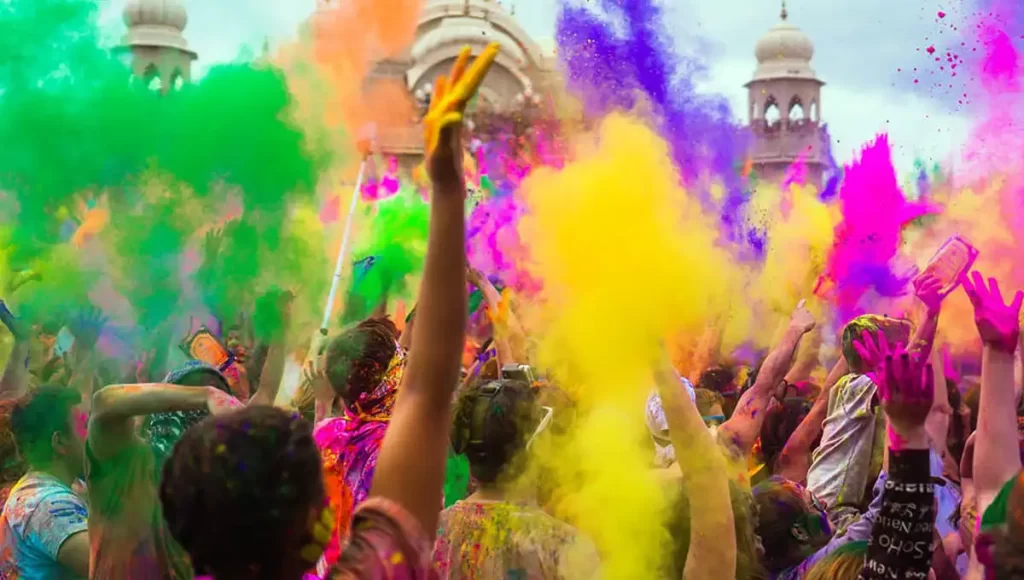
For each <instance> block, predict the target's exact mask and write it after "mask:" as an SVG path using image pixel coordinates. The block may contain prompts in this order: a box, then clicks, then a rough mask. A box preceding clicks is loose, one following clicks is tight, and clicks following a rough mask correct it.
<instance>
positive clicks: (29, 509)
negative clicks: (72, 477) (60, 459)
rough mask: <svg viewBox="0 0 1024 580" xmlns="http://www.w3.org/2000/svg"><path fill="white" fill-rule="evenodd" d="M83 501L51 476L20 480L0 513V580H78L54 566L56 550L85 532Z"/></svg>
mask: <svg viewBox="0 0 1024 580" xmlns="http://www.w3.org/2000/svg"><path fill="white" fill-rule="evenodd" d="M87 519H88V511H87V509H86V505H85V502H84V501H83V500H82V498H81V497H79V496H78V495H77V494H75V492H74V491H72V490H71V488H69V487H68V486H66V485H64V483H63V482H61V481H60V480H59V479H57V478H56V477H53V476H52V475H49V474H46V473H41V472H38V471H32V472H29V473H28V474H26V475H25V476H24V477H22V478H21V480H20V481H18V483H17V484H16V485H15V486H14V488H13V489H12V490H11V495H10V497H9V498H8V500H7V503H6V504H5V505H4V509H3V512H2V513H0V578H4V579H9V580H70V579H76V578H81V577H80V576H78V575H77V574H75V573H74V572H72V571H71V570H68V569H67V568H65V567H64V566H62V565H60V564H59V563H58V562H57V553H58V552H59V551H60V547H61V545H63V544H64V542H65V540H67V539H68V538H70V537H71V536H73V535H75V534H77V533H79V532H84V531H86V529H87V527H88V526H87Z"/></svg>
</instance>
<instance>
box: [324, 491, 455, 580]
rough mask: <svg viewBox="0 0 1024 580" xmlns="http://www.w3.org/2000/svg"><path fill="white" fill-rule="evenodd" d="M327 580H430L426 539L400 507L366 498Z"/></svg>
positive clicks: (410, 516) (358, 510)
mask: <svg viewBox="0 0 1024 580" xmlns="http://www.w3.org/2000/svg"><path fill="white" fill-rule="evenodd" d="M326 577H327V578H328V579H329V580H433V579H434V578H437V574H436V573H435V571H434V567H433V566H432V565H431V562H430V537H429V536H428V535H427V534H426V533H425V532H424V531H423V528H422V527H421V526H420V524H419V522H417V521H416V519H415V518H414V517H413V516H412V514H410V513H409V512H407V511H406V510H405V509H403V508H402V507H401V506H400V505H398V504H396V503H394V502H392V501H388V500H386V499H383V498H378V497H374V498H370V499H368V500H366V501H365V502H363V503H362V504H361V505H360V506H359V507H357V508H356V511H355V515H354V517H353V518H352V534H351V536H350V537H349V542H348V544H347V545H346V546H345V549H344V551H343V552H342V554H341V558H340V559H339V560H338V563H337V564H335V565H334V567H333V568H332V569H331V571H330V572H329V573H328V574H327V576H326Z"/></svg>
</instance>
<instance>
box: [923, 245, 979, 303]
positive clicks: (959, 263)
mask: <svg viewBox="0 0 1024 580" xmlns="http://www.w3.org/2000/svg"><path fill="white" fill-rule="evenodd" d="M977 259H978V250H977V249H975V247H974V246H972V245H971V243H970V242H968V241H967V240H966V239H964V238H963V237H961V236H959V235H954V236H953V237H951V238H949V239H948V240H946V243H944V244H942V247H940V248H939V251H937V252H935V255H934V256H932V259H931V260H929V261H928V265H927V266H925V267H924V270H922V271H921V273H920V274H919V275H918V279H920V278H922V277H924V276H927V275H931V276H934V277H936V278H938V279H939V281H940V282H942V290H940V292H939V293H940V294H941V295H942V296H946V295H948V294H949V293H950V292H952V291H953V290H956V287H957V286H959V285H960V277H961V276H963V275H964V274H965V273H967V271H968V270H970V269H971V266H973V265H974V261H975V260H977Z"/></svg>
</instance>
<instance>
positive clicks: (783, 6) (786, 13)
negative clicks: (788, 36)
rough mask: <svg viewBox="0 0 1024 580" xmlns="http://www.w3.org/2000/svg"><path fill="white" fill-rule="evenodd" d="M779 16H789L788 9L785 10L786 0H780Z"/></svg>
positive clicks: (783, 17)
mask: <svg viewBox="0 0 1024 580" xmlns="http://www.w3.org/2000/svg"><path fill="white" fill-rule="evenodd" d="M779 16H781V17H782V19H783V20H785V19H786V18H788V17H789V11H787V10H786V0H782V12H780V13H779Z"/></svg>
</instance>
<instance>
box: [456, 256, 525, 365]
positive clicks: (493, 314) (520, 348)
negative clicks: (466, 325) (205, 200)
mask: <svg viewBox="0 0 1024 580" xmlns="http://www.w3.org/2000/svg"><path fill="white" fill-rule="evenodd" d="M466 274H467V276H468V278H469V281H470V283H471V284H473V285H474V286H476V287H477V288H479V289H480V293H481V294H483V297H484V303H485V304H486V305H487V315H488V316H490V318H491V324H492V325H493V327H494V348H495V350H497V352H498V362H499V364H500V365H502V366H504V365H507V364H525V363H526V337H525V335H524V333H523V329H522V326H521V325H520V324H519V320H518V319H517V318H516V315H515V313H514V312H512V307H511V305H510V304H509V303H508V297H507V296H502V295H501V293H500V292H498V289H497V288H495V287H494V284H491V281H490V280H488V279H487V276H485V275H483V274H482V273H481V272H480V271H479V270H475V269H473V268H469V270H468V271H467V272H466Z"/></svg>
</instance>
